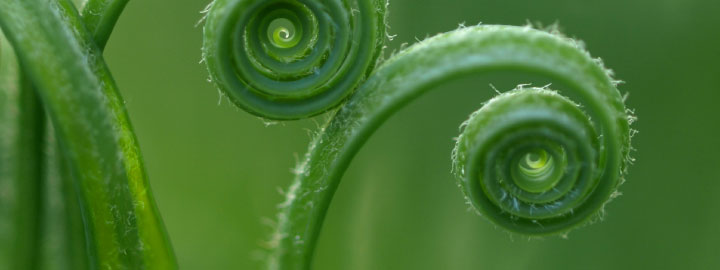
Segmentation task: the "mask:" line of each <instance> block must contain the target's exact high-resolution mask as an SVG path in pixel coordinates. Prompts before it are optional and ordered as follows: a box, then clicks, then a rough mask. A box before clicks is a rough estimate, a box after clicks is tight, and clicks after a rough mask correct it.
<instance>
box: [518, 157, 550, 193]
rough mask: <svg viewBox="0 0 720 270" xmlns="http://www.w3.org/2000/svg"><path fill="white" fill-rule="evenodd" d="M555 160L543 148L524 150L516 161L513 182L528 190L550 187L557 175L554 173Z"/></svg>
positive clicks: (535, 190) (544, 189)
mask: <svg viewBox="0 0 720 270" xmlns="http://www.w3.org/2000/svg"><path fill="white" fill-rule="evenodd" d="M555 163H556V161H555V160H554V159H553V156H552V155H550V154H549V153H548V152H547V151H546V150H544V149H540V148H537V149H532V150H530V151H528V152H526V153H525V154H524V155H523V156H521V157H520V159H519V160H518V162H517V168H516V169H517V173H515V174H514V178H515V179H514V180H515V183H516V184H517V185H518V186H519V187H520V188H522V189H524V190H526V191H529V192H544V191H547V190H550V189H552V188H553V187H554V186H555V184H557V181H558V180H559V175H558V174H557V173H556V167H557V166H555Z"/></svg>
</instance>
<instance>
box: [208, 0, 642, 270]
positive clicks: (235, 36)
mask: <svg viewBox="0 0 720 270" xmlns="http://www.w3.org/2000/svg"><path fill="white" fill-rule="evenodd" d="M385 6H386V4H385V2H384V1H371V0H365V1H363V0H358V1H299V2H295V1H248V0H245V1H244V0H218V1H215V2H213V4H212V6H211V7H210V8H209V13H208V17H207V23H206V25H205V28H204V31H205V43H204V44H205V45H204V50H203V51H204V58H205V61H206V62H207V64H208V69H209V71H210V74H211V75H212V78H213V81H214V82H215V84H216V85H217V86H218V88H219V89H221V90H223V92H224V93H225V94H226V95H228V96H229V97H230V100H232V101H233V102H234V103H235V104H237V105H238V106H240V107H242V108H244V109H246V110H247V111H249V112H251V113H253V114H256V115H259V116H262V117H265V118H269V119H296V118H304V117H308V116H312V115H315V114H318V113H320V112H322V111H324V110H329V109H331V108H333V107H335V106H337V105H338V101H337V99H336V98H344V97H346V96H347V100H345V101H344V103H343V104H342V106H340V108H339V109H337V110H335V111H333V117H332V119H331V120H330V121H329V122H328V123H326V124H325V125H324V126H323V127H322V128H321V130H320V132H319V135H318V136H317V137H316V138H315V139H314V140H313V142H312V143H311V144H310V148H309V150H308V153H307V154H306V155H305V157H304V160H303V161H302V163H301V164H300V165H299V166H298V168H296V170H295V171H296V172H297V176H296V178H295V180H294V182H293V184H292V185H291V186H290V188H289V190H288V191H287V197H286V200H285V202H284V203H282V204H281V206H280V207H281V209H280V213H279V214H278V224H277V228H276V233H275V235H274V236H273V238H272V240H271V243H272V244H273V250H272V255H271V257H270V258H269V264H270V268H271V269H308V268H309V267H310V264H311V261H312V256H313V251H314V249H315V245H316V243H317V239H318V235H319V233H320V229H321V227H322V223H323V219H324V218H325V214H326V212H327V210H328V207H329V204H330V202H331V200H332V197H333V194H334V192H335V190H336V189H337V187H338V185H339V182H340V180H341V178H342V175H343V173H344V171H345V170H346V168H347V167H348V165H349V163H350V161H351V160H352V158H353V156H354V155H355V153H356V152H357V151H358V149H359V148H360V147H361V146H362V144H363V143H364V142H365V141H366V140H367V139H368V138H369V137H370V135H371V134H372V133H373V132H374V131H375V130H376V129H377V128H378V127H379V126H380V125H381V124H382V123H383V122H384V121H385V120H386V119H387V118H389V117H390V116H391V115H392V114H393V113H394V112H396V111H397V110H399V109H400V108H401V107H403V106H404V105H406V104H408V103H409V102H410V101H412V100H413V99H415V98H417V97H418V96H420V95H422V94H423V93H425V92H426V91H427V90H429V89H432V87H433V86H435V85H437V84H440V83H442V82H444V81H447V80H450V79H453V78H456V77H459V76H461V75H466V74H471V73H473V74H475V73H484V72H489V71H496V70H515V71H522V72H529V73H536V74H540V75H544V76H547V77H550V78H552V79H555V80H557V81H559V82H561V83H562V84H564V85H565V86H567V92H568V93H572V94H573V95H574V96H576V97H577V100H578V101H579V102H580V104H582V105H583V108H584V111H583V110H580V108H579V105H576V104H575V103H574V102H573V101H570V100H569V99H568V98H566V97H564V96H561V95H560V94H559V93H558V92H555V91H552V90H547V89H538V88H523V87H519V88H518V89H516V90H514V91H510V92H507V93H503V94H501V95H499V96H498V97H496V98H494V99H492V100H491V101H489V102H488V103H487V104H486V105H485V106H483V108H482V109H480V110H479V111H477V112H476V113H474V114H473V116H472V117H471V118H470V120H468V121H467V122H466V123H465V124H464V130H463V134H462V135H461V137H460V139H459V140H458V144H457V147H456V149H455V152H454V155H453V156H454V161H453V162H454V164H455V173H456V174H457V176H458V178H459V186H460V187H461V189H462V190H463V192H464V193H465V195H466V197H467V198H468V200H469V201H470V202H471V203H472V205H473V206H475V207H476V209H477V210H478V212H480V213H481V214H483V215H484V216H486V217H487V218H488V219H489V220H491V221H493V222H494V223H496V224H498V225H500V226H502V227H503V228H506V229H508V230H510V231H514V232H518V233H522V234H529V235H546V234H552V233H562V232H567V231H568V230H570V229H572V228H574V227H577V226H579V225H582V224H584V223H586V222H587V221H588V220H590V219H591V218H592V217H593V216H595V215H596V214H598V213H600V212H602V208H603V206H604V204H605V203H606V202H608V201H609V200H610V199H611V198H612V197H614V196H615V195H616V194H617V193H615V192H616V189H617V187H618V185H619V184H620V183H621V182H622V177H623V173H624V172H625V170H626V168H627V164H628V161H629V160H630V159H629V157H628V153H629V151H630V128H629V124H630V121H631V120H632V117H631V116H629V114H628V113H627V111H626V109H625V106H624V105H623V99H622V97H621V95H620V93H619V91H618V90H617V89H616V83H617V82H616V81H614V80H613V79H612V78H611V74H610V72H609V71H608V70H607V69H605V68H604V67H603V65H602V63H601V62H600V61H599V60H597V59H593V58H591V57H590V55H589V54H588V53H587V52H586V51H585V50H584V49H583V48H582V47H581V46H580V45H579V43H578V42H576V41H574V40H572V39H569V38H566V37H563V36H561V35H560V34H559V33H557V32H552V33H551V32H545V31H540V30H535V29H532V28H531V27H513V26H494V25H479V26H473V27H465V28H461V29H457V30H455V31H451V32H448V33H445V34H440V35H437V36H435V37H432V38H429V39H426V40H424V41H422V42H419V43H418V44H415V45H413V46H411V47H409V48H407V49H405V50H403V51H401V52H399V53H397V54H395V55H393V56H392V57H390V58H389V59H387V60H385V61H384V62H382V63H381V64H380V65H378V67H377V68H375V69H372V70H371V71H370V72H366V74H367V76H357V73H351V74H353V76H344V75H345V73H344V72H345V70H344V69H337V70H336V69H334V68H325V66H324V65H323V64H327V65H329V66H335V65H336V62H335V61H336V60H338V59H346V61H347V62H342V63H341V64H337V65H339V66H340V67H346V65H350V64H352V63H353V62H355V61H356V60H355V57H356V55H354V54H353V53H357V54H359V55H360V57H358V58H359V59H360V60H359V61H357V62H358V63H357V64H358V65H357V66H354V67H356V69H357V70H362V71H364V70H367V69H368V68H372V67H373V65H372V64H373V63H375V62H376V61H375V60H374V58H371V59H369V60H368V58H367V56H368V55H373V56H374V57H377V54H374V53H370V52H368V51H372V48H374V50H376V51H379V50H381V49H382V48H383V41H384V38H385V37H384V36H383V34H384V33H385V30H384V29H385V23H384V21H383V20H384V14H385ZM308 11H312V12H315V13H314V14H313V13H312V12H308ZM283 18H284V19H286V21H287V22H293V21H296V23H295V24H292V25H291V27H288V26H284V25H278V26H274V25H273V23H272V22H275V21H277V20H280V19H283ZM304 21H313V22H315V23H310V24H308V23H304ZM308 25H310V29H308V28H307V27H308ZM327 28H329V29H331V30H327ZM288 29H294V32H293V31H292V30H288ZM323 30H324V31H323ZM309 32H310V33H313V34H314V35H311V34H308V33H309ZM324 32H329V33H342V34H343V35H341V38H340V39H341V40H342V39H343V38H346V37H347V35H351V38H353V41H352V42H351V44H352V45H349V46H350V47H351V48H350V49H347V48H346V47H344V46H346V45H347V44H346V43H342V42H339V43H340V44H339V45H340V46H343V47H341V48H339V49H336V48H334V47H330V48H329V49H326V48H327V47H328V46H332V45H335V46H337V45H338V44H331V45H326V44H324V43H319V41H318V43H319V44H311V42H313V41H315V40H325V38H326V37H324V36H321V35H320V34H322V33H324ZM266 33H267V34H266ZM278 33H282V34H283V35H282V36H279V38H280V39H283V38H285V39H289V40H292V42H293V43H292V44H290V43H288V44H277V42H276V41H275V37H276V36H274V35H278ZM356 38H357V39H356ZM367 38H375V39H374V40H370V41H369V40H367ZM297 39H299V41H298V40H297ZM306 40H309V41H306ZM358 44H372V45H374V47H368V45H365V46H361V48H363V49H365V50H364V51H357V49H356V48H355V47H353V46H357V45H358ZM296 46H297V47H296ZM325 50H327V51H325ZM338 52H340V53H344V54H335V53H338ZM325 53H327V56H326V58H321V59H320V60H317V59H315V58H314V57H315V56H316V55H317V54H323V55H324V54H325ZM305 57H307V59H309V60H307V61H306V58H305ZM325 59H327V62H323V60H325ZM305 62H309V63H312V64H314V65H307V66H306V65H304V64H305ZM368 63H370V64H369V65H368ZM288 66H291V67H293V69H289V68H287V67H288ZM278 67H279V69H276V68H278ZM309 70H310V71H312V72H309ZM292 71H297V73H291V72H292ZM324 71H328V72H339V73H322V72H324ZM358 72H359V71H358ZM338 77H339V78H342V79H348V80H351V81H350V82H347V81H344V83H342V84H338V83H337V82H336V81H335V79H337V78H338ZM321 78H326V79H328V81H320V82H318V81H317V80H319V79H321ZM310 82H312V83H310ZM354 85H358V87H357V89H355V88H354V87H352V86H354ZM337 91H344V92H342V94H337ZM353 91H354V93H352V94H349V93H350V92H353ZM330 96H332V97H333V98H332V99H330V98H328V97H330ZM319 101H324V102H323V103H321V104H322V105H316V104H317V103H318V102H319ZM590 119H593V121H590Z"/></svg>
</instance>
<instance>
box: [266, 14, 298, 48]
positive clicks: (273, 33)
mask: <svg viewBox="0 0 720 270" xmlns="http://www.w3.org/2000/svg"><path fill="white" fill-rule="evenodd" d="M295 32H296V29H295V25H294V24H293V22H292V21H290V20H288V19H286V18H277V19H275V20H273V21H272V22H270V25H268V30H267V34H268V39H269V40H270V42H271V43H272V45H273V46H275V47H277V48H281V49H286V48H292V47H293V46H295V45H297V44H298V42H299V39H298V38H296V35H295Z"/></svg>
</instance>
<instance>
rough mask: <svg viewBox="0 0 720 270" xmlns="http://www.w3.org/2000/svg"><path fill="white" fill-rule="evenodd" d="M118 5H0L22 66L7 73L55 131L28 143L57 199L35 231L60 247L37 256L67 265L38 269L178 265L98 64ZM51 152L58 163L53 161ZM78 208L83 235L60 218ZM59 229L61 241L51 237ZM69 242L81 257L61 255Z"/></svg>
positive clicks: (110, 83) (120, 108)
mask: <svg viewBox="0 0 720 270" xmlns="http://www.w3.org/2000/svg"><path fill="white" fill-rule="evenodd" d="M126 3H127V1H126V0H90V1H88V2H87V3H85V5H84V6H85V9H84V11H83V16H80V14H79V12H78V11H77V9H76V7H75V6H74V5H73V3H72V2H70V1H68V0H50V1H47V0H29V1H28V0H22V1H21V0H2V1H0V26H1V27H2V30H3V32H4V33H5V35H6V36H7V37H8V40H9V41H10V45H11V46H12V48H13V49H14V50H15V52H16V54H17V57H18V62H19V63H22V65H21V68H20V69H17V68H16V69H15V70H22V73H24V76H26V77H27V78H28V81H29V82H30V83H29V85H31V86H32V88H34V89H35V90H36V91H37V93H38V96H39V97H40V100H41V101H42V106H43V107H44V109H45V110H46V111H47V114H48V115H49V117H50V120H51V122H52V124H53V126H52V128H48V130H54V134H55V135H47V136H45V135H43V134H44V133H43V132H42V131H39V132H34V134H41V135H40V136H38V137H39V138H41V139H40V140H38V143H36V144H35V145H46V149H43V150H44V151H45V152H46V154H47V156H48V159H47V161H46V162H45V163H44V165H42V166H43V167H44V168H43V170H44V171H45V172H46V176H45V177H44V178H45V179H44V180H43V181H44V182H43V185H46V186H47V187H48V188H47V189H46V190H45V191H42V192H39V193H40V194H42V196H43V197H44V199H47V200H51V199H52V198H55V199H57V201H53V202H48V203H47V205H46V207H45V209H44V210H43V211H42V213H40V215H41V216H42V219H44V222H43V224H42V225H43V226H39V227H40V228H39V229H38V232H41V235H43V234H44V235H45V236H46V237H47V239H45V240H48V241H50V240H55V241H51V242H53V243H56V242H59V243H60V244H58V245H61V246H62V245H65V246H64V247H61V248H58V247H57V246H49V245H45V246H43V247H40V246H38V247H37V248H36V250H37V252H38V253H40V254H38V255H37V256H36V257H38V258H43V259H45V258H55V259H57V260H68V262H63V263H60V262H59V261H57V263H45V264H44V263H42V262H40V263H38V266H37V268H40V269H84V268H88V269H106V268H107V269H174V268H176V265H175V259H174V255H173V253H172V249H171V247H170V245H169V242H168V240H167V235H166V232H165V230H164V226H163V224H162V221H161V219H160V217H159V214H158V211H157V208H156V206H155V202H154V200H153V198H152V194H151V192H150V189H149V186H148V183H147V176H146V173H145V170H144V166H143V163H142V159H141V156H140V153H139V149H138V146H137V142H136V139H135V136H134V133H133V131H132V128H131V126H130V123H129V119H128V116H127V113H126V112H125V108H124V104H123V101H122V98H121V97H120V95H119V92H118V90H117V87H116V85H115V82H114V80H113V79H112V77H111V75H110V73H109V70H108V68H107V66H106V65H105V62H104V60H103V58H102V48H103V47H104V46H105V44H106V42H107V40H108V38H109V35H110V32H111V31H112V28H113V26H114V24H115V22H116V21H117V19H118V18H119V15H120V12H121V11H122V9H123V7H124V6H125V4H126ZM2 45H6V44H2ZM5 47H8V48H9V46H4V47H3V49H4V50H5V49H7V48H5ZM3 61H4V59H3ZM0 72H4V71H3V70H0ZM16 72H18V73H20V72H19V71H16ZM0 78H1V77H0ZM6 78H12V77H6ZM1 90H3V91H2V92H6V91H5V90H6V89H1ZM25 92H28V93H32V91H25ZM25 111H33V110H31V109H28V110H25ZM40 126H41V127H42V126H43V125H42V124H40ZM6 130H12V129H6ZM49 134H52V133H49ZM46 138H47V140H46V142H44V143H43V141H45V139H46ZM55 153H59V156H60V157H59V158H53V157H52V156H53V155H56V154H55ZM35 160H40V159H35ZM23 162H25V161H24V160H20V161H16V163H23ZM37 163H38V162H33V164H37ZM41 163H42V162H41ZM38 171H41V170H38ZM41 177H42V176H41ZM67 179H72V183H70V184H68V182H66V181H67ZM73 194H77V196H76V197H75V198H73V196H75V195H73ZM75 202H78V204H77V205H75V204H74V203H75ZM53 207H55V208H56V209H53ZM74 207H76V208H74ZM78 208H79V210H78ZM63 211H64V212H66V213H67V215H63V214H61V213H62V212H63ZM78 211H79V213H81V215H82V221H83V228H84V229H83V230H84V232H83V233H82V234H78V233H77V232H76V231H75V230H74V229H75V228H77V226H74V225H73V224H72V222H73V220H70V219H69V217H67V216H72V215H73V214H74V213H78ZM60 220H62V221H63V222H64V223H63V222H56V221H60ZM53 223H58V226H67V227H65V228H62V227H51V224H53ZM61 223H62V224H61ZM61 231H65V232H67V234H66V235H65V236H66V237H54V238H53V237H51V236H56V235H52V234H54V233H56V232H61ZM76 236H78V237H76ZM78 239H80V240H78ZM77 241H85V243H84V246H85V251H86V253H84V252H83V251H79V252H76V253H72V252H67V250H68V248H66V247H71V246H74V245H75V244H77ZM21 242H23V241H17V243H21ZM46 244H47V243H46ZM74 250H75V251H77V249H74ZM61 253H65V254H61ZM71 253H72V254H71ZM77 253H79V254H77ZM68 256H71V258H68ZM77 258H82V259H81V261H80V262H78V261H77V260H76V259H77ZM58 264H62V265H65V266H68V267H64V268H63V267H58ZM22 269H25V268H22ZM27 269H32V268H27Z"/></svg>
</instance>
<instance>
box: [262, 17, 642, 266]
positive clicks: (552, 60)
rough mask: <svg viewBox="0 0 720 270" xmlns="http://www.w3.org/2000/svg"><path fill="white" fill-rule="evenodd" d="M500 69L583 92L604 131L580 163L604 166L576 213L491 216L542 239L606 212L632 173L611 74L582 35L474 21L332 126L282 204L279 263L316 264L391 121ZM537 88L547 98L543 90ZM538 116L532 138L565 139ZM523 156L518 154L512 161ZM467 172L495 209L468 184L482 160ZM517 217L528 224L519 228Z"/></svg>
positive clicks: (425, 49) (400, 64)
mask: <svg viewBox="0 0 720 270" xmlns="http://www.w3.org/2000/svg"><path fill="white" fill-rule="evenodd" d="M493 71H519V72H528V73H533V74H539V75H544V76H547V77H548V78H550V79H553V80H555V81H557V82H559V83H561V84H562V85H565V86H567V89H566V90H564V91H566V92H563V93H572V94H573V95H572V96H573V97H577V98H578V100H577V102H578V103H579V104H582V105H583V108H584V109H585V113H586V114H587V116H586V117H585V118H584V119H585V120H587V119H593V121H594V122H593V124H592V125H591V126H594V128H595V130H597V133H598V134H599V138H600V139H598V143H599V144H600V145H601V146H599V147H594V146H592V145H590V146H587V145H585V146H583V147H585V148H592V149H594V151H596V153H597V156H598V158H596V159H592V158H590V159H579V160H578V162H580V163H578V164H576V165H577V166H586V167H593V168H595V170H593V172H594V173H593V174H592V175H591V176H590V177H591V178H595V179H594V180H593V181H594V183H596V185H595V186H594V187H591V188H590V190H591V191H589V193H587V194H583V196H587V198H588V199H586V200H585V201H581V202H573V204H574V205H573V206H571V207H570V208H569V209H570V210H569V212H567V211H566V212H562V213H559V214H557V215H554V216H553V217H554V218H551V219H549V220H547V222H546V220H544V219H543V218H542V217H538V218H518V217H519V216H518V215H516V214H512V213H511V214H509V213H508V210H511V209H505V210H504V211H503V210H499V211H497V212H492V213H494V215H489V216H488V217H489V219H490V220H492V221H494V222H496V223H497V224H498V225H501V226H503V227H504V228H506V229H508V230H511V231H515V232H520V233H525V234H533V235H537V234H548V233H557V232H563V231H567V230H569V229H572V228H574V227H577V226H579V225H582V224H584V223H585V222H587V221H588V220H590V219H591V218H592V217H593V216H595V215H596V214H597V213H599V212H601V210H602V207H603V205H604V204H605V203H606V202H607V201H609V199H610V198H611V197H612V194H613V192H614V191H615V189H616V187H617V186H618V183H619V182H620V179H621V177H622V172H623V171H624V168H625V166H626V161H627V160H628V159H627V154H628V151H629V138H630V130H629V127H628V125H629V124H628V116H627V115H626V113H625V109H624V105H623V103H622V99H621V96H620V93H619V92H618V90H617V89H616V88H615V85H614V82H613V80H612V79H611V77H610V76H609V75H608V72H607V71H606V70H605V69H604V67H603V66H602V65H600V64H599V62H598V61H596V60H595V59H593V58H591V57H590V56H589V54H588V53H587V52H586V51H584V50H583V49H582V48H580V47H579V46H577V44H576V43H575V42H574V41H572V40H570V39H567V38H564V37H560V36H558V35H554V34H550V33H546V32H543V31H538V30H534V29H531V28H529V27H510V26H477V27H468V28H464V29H459V30H456V31H452V32H449V33H445V34H441V35H438V36H435V37H433V38H430V39H428V40H425V41H423V42H420V43H419V44H416V45H413V46H412V47H410V48H408V49H407V50H404V51H402V52H400V53H398V54H397V55H395V56H393V57H392V58H390V59H389V60H387V61H386V62H385V63H383V65H381V66H380V67H379V68H378V69H377V70H376V71H375V72H374V73H373V74H372V75H371V76H370V77H369V78H368V80H367V81H366V82H365V83H364V84H362V85H361V86H360V87H359V89H358V90H357V92H356V93H355V94H354V95H353V96H352V97H351V98H350V99H349V100H348V101H347V103H346V104H345V105H344V106H343V107H342V108H340V109H339V110H338V112H337V113H336V114H335V116H334V117H333V118H332V119H331V120H330V121H329V123H327V125H325V126H324V127H323V128H322V130H321V131H320V135H319V136H318V137H317V138H315V140H314V141H313V142H312V144H311V145H310V149H309V152H308V154H307V155H306V156H305V159H304V161H303V163H302V164H301V165H300V167H299V168H298V169H297V172H298V173H297V177H296V178H295V181H294V182H293V184H292V185H291V186H290V189H289V190H288V192H287V198H286V201H285V202H284V203H282V204H281V210H280V213H279V215H278V228H277V233H276V235H275V237H274V238H273V243H274V244H275V247H274V254H273V256H272V257H271V258H270V266H271V268H272V269H309V268H310V265H311V262H312V257H313V251H314V249H315V246H316V244H317V239H318V235H319V233H320V229H321V227H322V223H323V220H324V218H325V215H326V213H327V210H328V207H329V205H330V202H331V200H332V197H333V194H334V193H335V190H336V189H337V187H338V185H339V183H340V180H341V178H342V175H343V173H344V172H345V170H346V169H347V167H348V165H349V163H350V161H351V160H352V158H353V157H354V156H355V154H356V153H357V151H358V150H359V149H360V147H361V146H362V145H363V144H364V143H365V141H367V139H368V138H369V137H370V136H371V135H372V133H373V132H374V131H375V130H376V129H377V128H378V127H379V126H380V125H381V124H382V123H383V122H384V121H385V120H386V119H388V118H389V117H390V116H391V115H392V114H394V113H395V112H396V111H398V110H399V109H400V108H402V107H403V106H405V105H407V104H408V103H409V102H411V101H412V100H414V99H416V98H417V97H419V96H420V95H422V94H423V93H425V92H427V90H429V89H432V88H433V86H435V85H437V84H440V83H442V82H445V81H448V80H450V79H453V78H457V77H459V76H462V75H467V74H483V73H486V72H493ZM535 91H536V92H538V93H540V94H542V93H541V91H539V90H535ZM533 94H537V93H533ZM546 96H554V95H546ZM563 99H564V98H563ZM556 102H560V101H552V102H551V101H542V102H537V103H533V102H531V103H528V104H533V106H540V107H542V108H544V109H548V110H550V109H552V108H547V106H541V105H537V104H555V103H556ZM479 103H480V102H479ZM563 104H564V103H563ZM563 106H565V105H563ZM553 110H554V109H553ZM570 112H574V111H572V110H570ZM526 115H531V116H532V114H526ZM498 117H500V116H498ZM503 117H507V116H503ZM491 118H492V117H491ZM573 119H575V118H573ZM585 120H583V121H585ZM528 121H529V120H528ZM578 121H579V120H578ZM474 122H475V121H469V122H468V124H470V125H473V126H468V127H466V128H465V129H466V130H477V129H476V127H475V126H474V124H473V123H474ZM529 122H530V123H534V124H533V125H531V126H535V127H537V128H536V129H537V130H539V133H534V135H532V136H531V137H533V138H537V139H538V140H539V141H542V140H555V137H548V136H549V135H544V134H554V132H556V129H555V128H554V126H553V124H551V123H545V122H542V121H540V122H538V121H537V119H535V120H532V121H529ZM581 122H582V121H581ZM519 130H520V131H521V134H522V133H528V132H530V131H525V130H524V129H522V128H521V129H519ZM544 130H546V131H544ZM557 132H559V131H557ZM586 132H594V131H592V129H591V130H590V131H586ZM580 133H581V134H582V133H583V132H580ZM512 134H514V133H507V134H506V135H507V136H512ZM528 134H529V133H528ZM588 134H590V133H588ZM465 135H466V137H469V138H471V139H470V140H474V137H475V136H476V134H475V133H465ZM553 136H554V135H553ZM568 136H569V135H568ZM578 136H580V135H578ZM576 142H583V141H569V142H566V141H559V142H558V144H560V145H561V148H560V149H562V147H565V146H566V145H572V144H574V143H576ZM482 152H483V151H480V150H478V149H475V148H472V147H471V148H470V149H467V150H465V149H460V150H459V152H456V153H455V156H456V157H465V156H476V154H477V153H482ZM521 153H523V152H521ZM524 153H528V152H527V151H526V152H524ZM514 156H515V155H508V157H509V158H512V157H514ZM462 161H464V159H463V158H460V159H457V160H456V161H455V162H456V164H458V163H459V162H462ZM493 161H495V160H493ZM498 162H501V161H498ZM458 168H459V169H458V170H459V172H458V174H459V176H460V177H461V179H462V180H461V186H462V189H463V191H464V192H466V193H471V195H472V196H469V198H468V199H469V200H470V201H471V202H472V204H473V205H474V206H475V207H476V208H477V209H478V210H479V212H481V213H488V211H486V210H485V209H486V208H488V207H490V206H485V205H481V204H480V203H479V202H478V197H476V196H475V194H478V193H482V191H480V190H479V189H473V188H474V185H475V184H471V185H468V184H467V183H475V182H477V181H479V180H477V179H478V178H474V177H475V176H476V174H470V173H465V171H473V172H474V171H477V170H478V169H477V168H482V167H479V164H477V163H470V162H468V163H464V162H463V163H462V164H460V165H459V166H458ZM507 180H509V179H506V181H507ZM494 181H500V182H502V181H503V180H498V179H494ZM475 186H476V185H475ZM541 187H542V186H541ZM572 190H576V189H572ZM491 207H496V208H498V209H502V208H500V207H503V206H502V205H501V204H499V205H493V206H491ZM506 220H508V222H505V221H506ZM515 220H519V221H520V222H518V224H515V223H513V221H515ZM525 221H527V223H526V222H525ZM528 223H529V224H528Z"/></svg>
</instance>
